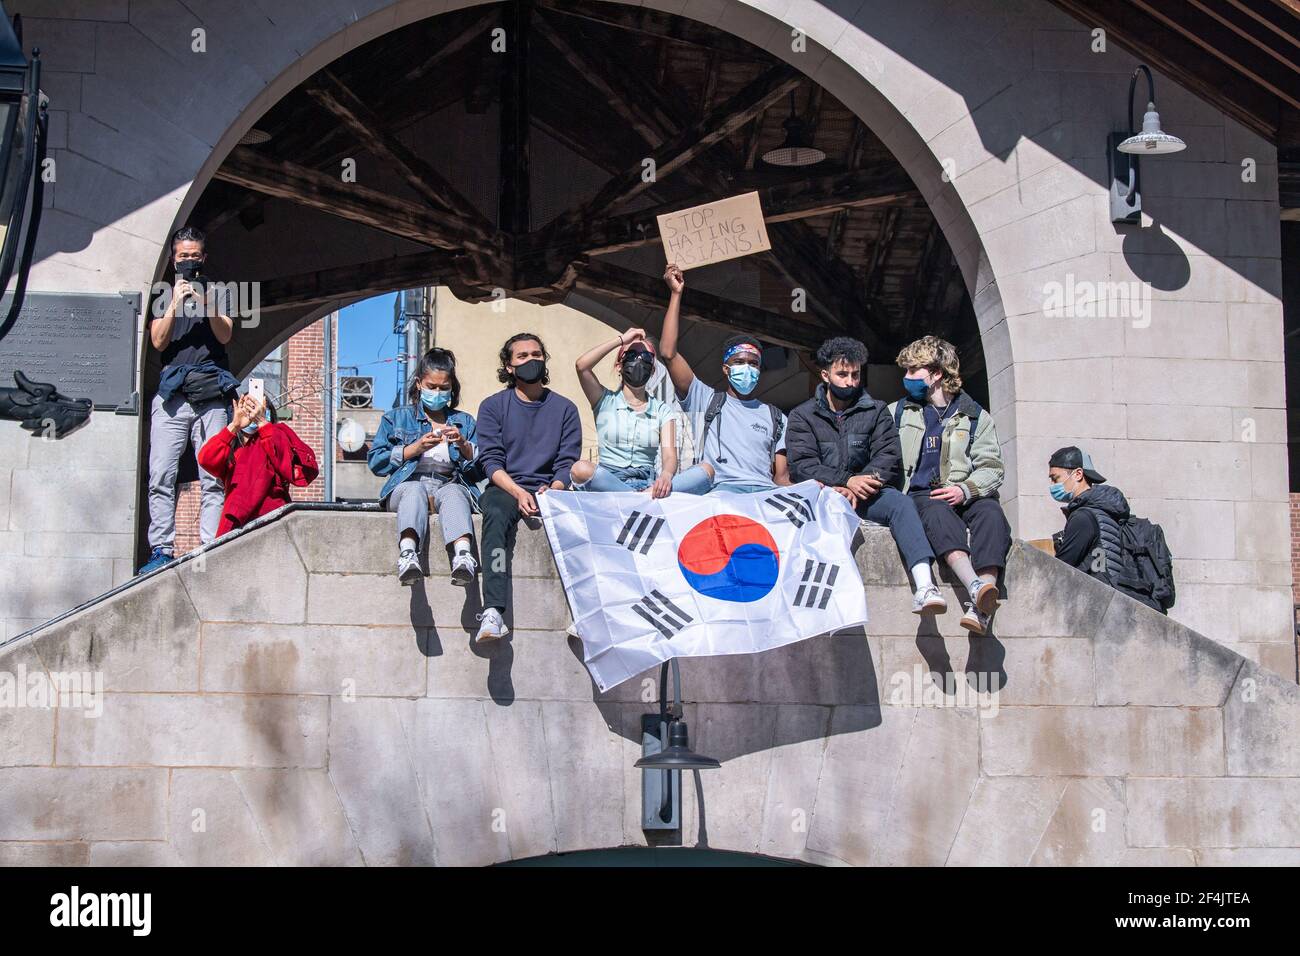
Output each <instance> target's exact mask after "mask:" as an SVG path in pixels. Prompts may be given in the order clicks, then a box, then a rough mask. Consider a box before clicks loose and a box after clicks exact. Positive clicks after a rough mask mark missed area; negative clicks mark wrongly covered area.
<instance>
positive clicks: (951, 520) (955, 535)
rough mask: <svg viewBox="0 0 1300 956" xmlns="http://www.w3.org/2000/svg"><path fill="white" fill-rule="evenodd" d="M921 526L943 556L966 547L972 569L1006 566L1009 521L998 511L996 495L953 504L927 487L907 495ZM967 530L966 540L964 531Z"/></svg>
mask: <svg viewBox="0 0 1300 956" xmlns="http://www.w3.org/2000/svg"><path fill="white" fill-rule="evenodd" d="M911 499H912V500H913V501H914V502H916V510H917V511H918V512H919V513H920V515H921V524H922V525H924V526H925V536H926V537H927V538H929V539H930V544H931V546H932V547H933V548H934V553H935V554H937V555H939V556H940V557H943V556H944V555H946V554H947V553H948V552H949V551H969V552H970V561H971V564H972V565H973V566H974V567H975V570H976V571H981V570H983V569H984V568H998V569H999V570H1001V569H1003V568H1005V567H1006V566H1007V552H1008V551H1010V550H1011V525H1010V524H1008V523H1007V516H1006V515H1004V514H1003V513H1002V505H1001V504H1000V503H999V502H998V499H997V498H974V499H972V500H970V501H967V502H965V503H964V504H960V505H957V506H956V507H955V508H954V507H953V506H952V505H950V504H948V502H946V501H943V500H941V499H939V498H931V497H930V492H929V490H928V489H927V490H924V493H922V491H919V490H918V492H917V493H916V494H913V495H911ZM968 531H969V543H968V541H967V532H968Z"/></svg>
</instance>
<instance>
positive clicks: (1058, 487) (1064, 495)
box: [1047, 481, 1074, 502]
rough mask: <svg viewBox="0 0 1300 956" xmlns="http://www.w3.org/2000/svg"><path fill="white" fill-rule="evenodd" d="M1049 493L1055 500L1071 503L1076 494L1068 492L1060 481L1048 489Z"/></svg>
mask: <svg viewBox="0 0 1300 956" xmlns="http://www.w3.org/2000/svg"><path fill="white" fill-rule="evenodd" d="M1047 491H1048V493H1049V494H1050V495H1051V496H1052V497H1053V498H1055V499H1056V500H1057V501H1060V502H1066V501H1070V500H1071V499H1072V498H1073V497H1074V492H1073V491H1066V490H1065V485H1063V484H1061V483H1060V482H1059V481H1058V482H1057V483H1056V484H1054V485H1052V487H1050V488H1048V489H1047Z"/></svg>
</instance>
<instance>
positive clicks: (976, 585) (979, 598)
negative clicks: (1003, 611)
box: [970, 578, 998, 616]
mask: <svg viewBox="0 0 1300 956" xmlns="http://www.w3.org/2000/svg"><path fill="white" fill-rule="evenodd" d="M970 599H971V602H972V603H973V604H974V605H975V607H976V608H977V609H978V610H979V612H980V613H981V614H983V615H985V616H988V615H990V614H992V613H993V612H994V611H996V610H997V609H998V586H997V582H995V581H985V580H984V579H983V578H976V579H975V580H974V581H973V582H971V586H970Z"/></svg>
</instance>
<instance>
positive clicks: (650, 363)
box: [623, 356, 655, 388]
mask: <svg viewBox="0 0 1300 956" xmlns="http://www.w3.org/2000/svg"><path fill="white" fill-rule="evenodd" d="M654 370H655V360H654V359H652V358H650V357H649V356H645V357H644V358H642V357H637V358H632V359H628V360H627V361H626V362H624V363H623V381H624V382H626V383H627V384H628V385H631V386H632V387H633V388H640V387H641V386H642V385H644V384H645V383H646V382H648V381H650V376H651V375H653V374H654Z"/></svg>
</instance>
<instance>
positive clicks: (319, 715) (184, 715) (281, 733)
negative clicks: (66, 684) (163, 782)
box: [56, 694, 328, 767]
mask: <svg viewBox="0 0 1300 956" xmlns="http://www.w3.org/2000/svg"><path fill="white" fill-rule="evenodd" d="M327 706H328V705H327V701H326V699H325V698H324V697H272V696H261V697H251V696H250V697H243V696H233V695H218V696H204V695H196V694H107V695H105V698H104V712H103V714H102V715H101V716H99V717H94V716H89V715H86V714H83V713H82V712H81V711H78V710H72V711H65V712H64V713H61V714H60V715H59V738H58V746H57V750H56V760H57V762H58V763H59V764H66V765H80V766H105V765H107V766H122V765H134V766H163V767H323V766H324V765H325V740H326V710H327Z"/></svg>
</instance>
